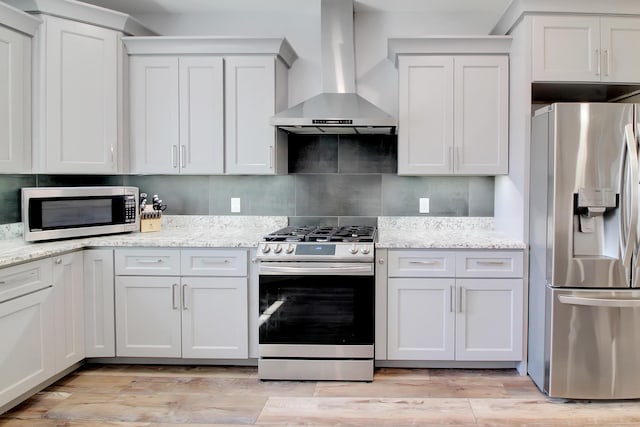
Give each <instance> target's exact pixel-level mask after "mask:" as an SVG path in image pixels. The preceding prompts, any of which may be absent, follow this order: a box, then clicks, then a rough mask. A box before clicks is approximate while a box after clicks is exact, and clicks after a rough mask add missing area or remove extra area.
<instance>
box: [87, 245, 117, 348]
mask: <svg viewBox="0 0 640 427" xmlns="http://www.w3.org/2000/svg"><path fill="white" fill-rule="evenodd" d="M83 256H84V317H85V322H84V330H85V337H84V338H85V355H86V357H114V356H115V355H116V330H115V318H114V289H113V250H112V249H85V250H84V254H83Z"/></svg>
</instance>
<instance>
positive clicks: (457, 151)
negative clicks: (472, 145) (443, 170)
mask: <svg viewBox="0 0 640 427" xmlns="http://www.w3.org/2000/svg"><path fill="white" fill-rule="evenodd" d="M460 157H462V150H461V149H460V147H456V155H455V157H454V160H455V162H456V163H455V165H456V171H457V172H459V171H460Z"/></svg>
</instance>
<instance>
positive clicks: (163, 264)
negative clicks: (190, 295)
mask: <svg viewBox="0 0 640 427" xmlns="http://www.w3.org/2000/svg"><path fill="white" fill-rule="evenodd" d="M115 270H116V275H120V276H179V275H180V250H179V249H118V250H116V251H115Z"/></svg>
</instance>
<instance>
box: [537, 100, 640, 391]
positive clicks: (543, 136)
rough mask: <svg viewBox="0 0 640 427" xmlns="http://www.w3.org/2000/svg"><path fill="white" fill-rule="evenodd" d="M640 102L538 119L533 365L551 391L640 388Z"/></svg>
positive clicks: (566, 108) (574, 108)
mask: <svg viewBox="0 0 640 427" xmlns="http://www.w3.org/2000/svg"><path fill="white" fill-rule="evenodd" d="M639 116H640V105H635V104H621V103H620V104H619V103H615V104H614V103H557V104H552V105H550V106H548V107H545V108H542V109H540V110H538V111H536V113H535V115H534V117H533V119H532V127H531V132H532V139H531V164H530V166H531V171H530V172H531V183H530V195H531V199H530V259H529V342H528V344H529V345H528V356H529V357H528V372H529V375H530V376H531V378H532V379H533V380H534V382H535V383H536V385H537V386H538V387H539V388H540V390H542V391H543V392H545V393H547V394H548V395H549V396H550V397H557V398H567V399H628V398H640V289H639V288H638V287H639V285H640V268H639V266H640V263H639V262H638V258H639V257H640V254H639V251H638V239H637V237H638V236H639V235H640V234H639V233H638V229H637V228H638V201H639V198H638V192H639V188H638V185H639V184H638V183H639V176H638V145H637V144H638V140H637V135H638V134H639V133H640V128H639V126H638V121H639Z"/></svg>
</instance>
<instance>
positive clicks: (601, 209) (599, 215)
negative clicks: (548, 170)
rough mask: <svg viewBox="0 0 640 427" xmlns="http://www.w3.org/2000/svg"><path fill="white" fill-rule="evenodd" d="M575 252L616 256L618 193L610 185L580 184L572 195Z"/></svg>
mask: <svg viewBox="0 0 640 427" xmlns="http://www.w3.org/2000/svg"><path fill="white" fill-rule="evenodd" d="M573 206H574V212H573V255H574V256H595V257H598V256H608V257H617V250H618V239H619V237H618V236H619V227H618V225H617V224H618V221H619V219H618V215H619V213H618V212H617V211H618V209H617V208H618V206H619V196H618V194H617V193H616V192H615V191H613V190H611V189H609V188H581V189H579V190H578V192H577V193H574V195H573Z"/></svg>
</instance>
